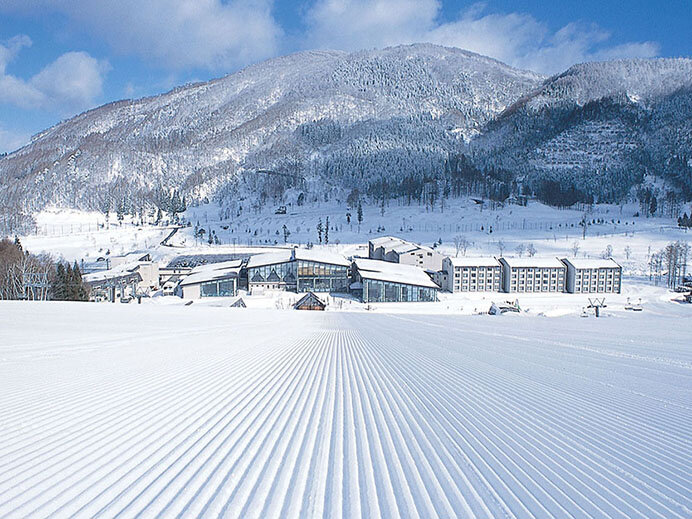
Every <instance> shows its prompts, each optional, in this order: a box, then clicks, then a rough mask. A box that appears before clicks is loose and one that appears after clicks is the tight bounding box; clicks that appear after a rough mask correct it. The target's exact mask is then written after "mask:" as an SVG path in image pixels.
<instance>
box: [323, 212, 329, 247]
mask: <svg viewBox="0 0 692 519" xmlns="http://www.w3.org/2000/svg"><path fill="white" fill-rule="evenodd" d="M324 244H325V245H329V216H327V224H326V226H325V227H324Z"/></svg>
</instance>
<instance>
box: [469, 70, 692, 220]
mask: <svg viewBox="0 0 692 519" xmlns="http://www.w3.org/2000/svg"><path fill="white" fill-rule="evenodd" d="M473 147H474V151H475V153H476V156H477V162H478V163H479V164H483V165H485V166H486V167H494V168H502V169H507V170H509V171H512V172H513V173H514V174H515V175H516V176H517V177H520V178H521V179H522V181H523V182H524V185H525V186H526V188H527V190H529V191H531V192H534V193H538V194H539V196H542V198H544V199H545V200H546V201H548V202H549V203H555V204H558V205H563V204H565V205H568V204H569V203H572V202H573V201H574V200H575V199H579V200H580V201H595V202H599V201H600V202H617V201H619V200H621V199H622V198H623V197H625V196H627V195H628V194H630V193H631V191H632V190H633V189H637V188H641V186H642V184H643V183H645V179H646V178H647V177H654V178H658V179H662V180H664V181H665V183H666V185H667V186H668V189H670V191H668V192H666V193H665V195H666V197H668V198H670V199H671V204H670V205H671V209H674V207H673V206H674V205H675V204H674V203H673V202H674V201H675V200H677V201H680V200H690V199H692V60H690V59H683V58H680V59H651V60H640V59H639V60H618V61H611V62H599V63H585V64H581V65H576V66H574V67H571V68H570V69H569V70H567V71H566V72H564V73H562V74H559V75H557V76H554V77H552V78H549V79H548V80H547V81H545V83H544V84H543V86H542V87H541V88H539V89H538V90H536V91H534V92H531V93H530V94H528V95H526V96H523V97H522V98H521V99H520V100H519V101H517V102H516V103H514V104H513V105H512V106H510V107H508V108H507V109H506V110H505V111H504V112H503V113H502V114H500V115H499V116H498V117H496V118H495V119H494V120H493V121H491V122H490V123H489V124H488V125H487V126H486V127H485V128H484V130H483V133H482V135H481V136H479V138H478V139H476V140H475V141H474V143H473ZM548 191H550V192H548ZM671 193H672V195H671Z"/></svg>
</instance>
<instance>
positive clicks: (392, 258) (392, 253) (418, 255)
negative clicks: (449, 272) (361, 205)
mask: <svg viewBox="0 0 692 519" xmlns="http://www.w3.org/2000/svg"><path fill="white" fill-rule="evenodd" d="M368 258H369V259H375V260H383V261H389V262H391V263H401V264H404V265H413V266H416V267H418V268H422V269H423V270H431V271H439V270H442V261H443V260H444V258H445V256H444V255H442V254H440V253H439V252H437V251H436V250H434V249H432V248H431V247H426V246H425V245H418V244H415V243H412V242H409V241H406V240H402V239H401V238H395V237H393V236H382V237H380V238H374V239H372V240H370V241H369V242H368Z"/></svg>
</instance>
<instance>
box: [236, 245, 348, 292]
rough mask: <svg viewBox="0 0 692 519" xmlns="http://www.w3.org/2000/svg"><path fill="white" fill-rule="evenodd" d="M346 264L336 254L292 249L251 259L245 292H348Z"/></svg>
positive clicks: (346, 262)
mask: <svg viewBox="0 0 692 519" xmlns="http://www.w3.org/2000/svg"><path fill="white" fill-rule="evenodd" d="M349 266H350V262H349V261H348V260H347V259H346V258H344V257H342V256H339V255H337V254H331V253H326V252H318V251H312V250H306V249H293V250H285V251H280V252H271V253H266V254H259V255H257V256H252V257H251V258H250V259H249V260H248V263H247V280H248V289H249V290H250V291H252V290H253V289H260V290H261V289H269V290H290V291H293V292H343V293H345V292H348V285H349Z"/></svg>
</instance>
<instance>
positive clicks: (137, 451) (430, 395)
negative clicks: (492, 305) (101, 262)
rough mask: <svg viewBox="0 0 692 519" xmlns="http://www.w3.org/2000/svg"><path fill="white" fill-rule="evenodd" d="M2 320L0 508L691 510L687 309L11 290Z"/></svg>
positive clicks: (166, 512)
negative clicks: (556, 311)
mask: <svg viewBox="0 0 692 519" xmlns="http://www.w3.org/2000/svg"><path fill="white" fill-rule="evenodd" d="M687 322H689V321H687ZM0 325H1V326H0V517H2V518H5V517H6V518H24V517H41V518H43V517H45V518H48V517H50V518H58V517H84V518H92V517H128V518H130V517H143V518H144V517H147V518H155V517H166V518H175V517H191V518H197V517H213V518H216V517H242V518H253V517H257V518H271V517H330V518H331V517H368V518H374V517H426V518H440V517H448V518H452V517H479V518H486V517H494V518H495V517H507V518H513V517H516V518H522V519H523V518H530V517H545V518H553V517H555V518H562V517H565V518H567V517H573V518H583V517H612V518H636V517H641V518H646V519H654V518H662V519H670V518H690V517H692V441H691V440H692V398H691V397H692V347H691V346H690V331H689V324H687V325H686V324H685V321H684V320H681V319H680V317H679V316H678V317H676V316H665V315H660V316H654V315H648V314H643V315H639V316H636V317H635V316H631V317H628V318H625V317H612V318H606V319H601V320H599V321H597V320H595V319H580V318H578V317H565V318H555V319H547V318H536V317H533V318H526V317H523V316H503V317H499V318H492V317H488V316H467V317H452V316H430V315H412V316H406V315H396V316H394V315H382V314H379V315H372V314H358V313H336V312H334V313H308V312H291V311H255V310H240V309H233V310H231V309H225V308H194V307H190V308H186V307H156V306H154V305H152V306H147V305H143V306H140V307H137V306H136V305H134V306H132V305H129V306H126V305H89V304H81V305H80V304H69V303H68V304H43V305H42V304H34V305H22V304H12V303H0Z"/></svg>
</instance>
